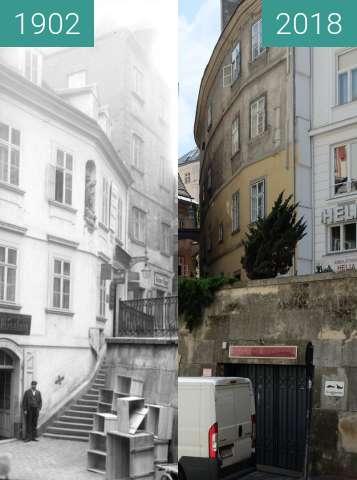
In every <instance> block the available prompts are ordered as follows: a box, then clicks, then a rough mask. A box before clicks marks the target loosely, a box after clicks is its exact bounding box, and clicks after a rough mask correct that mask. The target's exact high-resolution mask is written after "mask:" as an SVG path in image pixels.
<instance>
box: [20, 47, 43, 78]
mask: <svg viewBox="0 0 357 480" xmlns="http://www.w3.org/2000/svg"><path fill="white" fill-rule="evenodd" d="M24 55H25V57H24V76H25V78H27V80H29V81H30V82H32V83H35V84H36V85H40V84H41V76H42V57H41V55H40V53H38V52H36V51H35V50H34V49H32V48H30V49H26V50H25V54H24ZM35 58H36V61H37V70H36V66H35V61H34V59H35ZM28 60H29V64H28ZM28 65H29V70H27V66H28Z"/></svg>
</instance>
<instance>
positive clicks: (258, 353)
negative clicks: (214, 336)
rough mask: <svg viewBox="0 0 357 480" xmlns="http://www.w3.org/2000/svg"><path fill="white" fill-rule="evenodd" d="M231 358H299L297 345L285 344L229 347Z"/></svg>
mask: <svg viewBox="0 0 357 480" xmlns="http://www.w3.org/2000/svg"><path fill="white" fill-rule="evenodd" d="M229 358H283V359H287V360H296V359H297V347H289V346H286V345H285V346H284V345H271V346H268V345H259V346H249V347H247V346H240V345H231V346H230V347H229Z"/></svg>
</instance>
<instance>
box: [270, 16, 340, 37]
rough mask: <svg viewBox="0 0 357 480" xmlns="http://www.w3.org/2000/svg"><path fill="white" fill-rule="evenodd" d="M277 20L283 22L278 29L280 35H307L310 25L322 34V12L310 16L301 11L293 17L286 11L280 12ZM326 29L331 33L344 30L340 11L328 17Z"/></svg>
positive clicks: (317, 32) (318, 33) (338, 32)
mask: <svg viewBox="0 0 357 480" xmlns="http://www.w3.org/2000/svg"><path fill="white" fill-rule="evenodd" d="M276 20H277V21H278V22H279V23H282V26H281V27H280V28H279V30H278V31H277V34H278V35H293V34H296V35H305V34H306V33H307V31H308V30H309V27H310V28H313V29H314V33H316V34H317V35H320V34H321V14H320V13H315V14H314V15H311V16H310V17H308V16H307V15H306V14H305V13H303V12H299V13H296V14H295V15H294V16H293V17H292V16H290V15H289V14H288V13H286V12H280V13H279V15H277V17H276ZM291 28H292V30H291ZM326 29H327V32H328V33H329V34H330V35H339V34H340V33H341V32H342V16H341V15H340V14H339V13H330V15H329V16H328V18H327V22H326Z"/></svg>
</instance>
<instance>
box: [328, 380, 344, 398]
mask: <svg viewBox="0 0 357 480" xmlns="http://www.w3.org/2000/svg"><path fill="white" fill-rule="evenodd" d="M325 395H326V397H344V396H345V382H338V381H336V380H326V381H325Z"/></svg>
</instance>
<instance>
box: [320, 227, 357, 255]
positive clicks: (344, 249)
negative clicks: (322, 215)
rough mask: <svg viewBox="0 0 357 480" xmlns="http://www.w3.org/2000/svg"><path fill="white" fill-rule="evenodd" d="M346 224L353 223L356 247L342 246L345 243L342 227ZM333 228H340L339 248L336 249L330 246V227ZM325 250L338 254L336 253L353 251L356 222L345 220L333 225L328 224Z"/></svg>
mask: <svg viewBox="0 0 357 480" xmlns="http://www.w3.org/2000/svg"><path fill="white" fill-rule="evenodd" d="M346 225H355V227H356V247H355V248H347V249H346V248H344V245H345V229H344V227H345V226H346ZM333 228H339V229H340V248H339V249H338V250H333V249H332V248H331V247H332V229H333ZM327 237H328V238H327V241H328V245H327V251H328V253H329V254H338V253H348V252H354V251H356V250H357V222H345V223H339V224H335V225H329V226H328V235H327Z"/></svg>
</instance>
